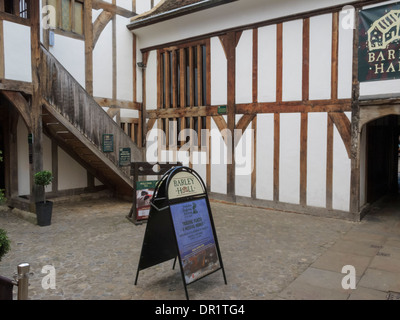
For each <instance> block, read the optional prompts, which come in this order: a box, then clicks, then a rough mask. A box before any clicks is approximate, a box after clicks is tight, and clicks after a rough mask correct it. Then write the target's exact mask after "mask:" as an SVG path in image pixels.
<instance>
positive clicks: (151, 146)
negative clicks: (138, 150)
mask: <svg viewBox="0 0 400 320" xmlns="http://www.w3.org/2000/svg"><path fill="white" fill-rule="evenodd" d="M157 126H158V120H156V121H155V122H154V125H153V128H152V129H151V130H150V131H149V132H148V133H147V135H146V141H147V143H146V161H147V162H151V163H155V162H157V161H158V157H157V139H158V130H157Z"/></svg>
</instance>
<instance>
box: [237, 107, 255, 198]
mask: <svg viewBox="0 0 400 320" xmlns="http://www.w3.org/2000/svg"><path fill="white" fill-rule="evenodd" d="M241 117H242V115H237V116H236V123H237V122H238V121H239V120H240V118H241ZM253 142H254V139H253V133H252V128H251V123H250V124H249V126H248V127H247V129H246V130H245V131H244V132H243V135H242V137H241V139H240V140H239V143H238V144H237V147H236V148H235V173H236V175H235V194H236V195H237V196H244V197H251V173H252V171H253V168H254V160H253V155H252V152H253V151H252V150H253V148H252V145H253Z"/></svg>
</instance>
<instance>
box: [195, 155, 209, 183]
mask: <svg viewBox="0 0 400 320" xmlns="http://www.w3.org/2000/svg"><path fill="white" fill-rule="evenodd" d="M192 163H193V170H194V171H196V172H197V173H198V174H199V175H200V177H201V179H203V181H204V183H205V184H207V153H206V152H198V151H194V152H193V154H192Z"/></svg>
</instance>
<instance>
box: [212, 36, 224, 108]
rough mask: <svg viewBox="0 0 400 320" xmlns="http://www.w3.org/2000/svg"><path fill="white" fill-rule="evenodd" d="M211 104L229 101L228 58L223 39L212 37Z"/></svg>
mask: <svg viewBox="0 0 400 320" xmlns="http://www.w3.org/2000/svg"><path fill="white" fill-rule="evenodd" d="M210 42H211V44H210V45H211V104H212V105H218V104H220V105H221V104H226V103H227V92H228V91H227V90H228V89H227V77H228V75H227V60H226V56H225V52H224V49H223V47H222V44H221V41H220V40H219V38H218V37H214V38H211V41H210Z"/></svg>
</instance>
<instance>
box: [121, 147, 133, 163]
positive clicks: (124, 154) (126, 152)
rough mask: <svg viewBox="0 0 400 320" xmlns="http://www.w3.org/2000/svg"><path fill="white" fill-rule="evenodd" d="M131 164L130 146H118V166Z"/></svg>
mask: <svg viewBox="0 0 400 320" xmlns="http://www.w3.org/2000/svg"><path fill="white" fill-rule="evenodd" d="M130 164H131V148H119V166H120V167H122V166H129V165H130Z"/></svg>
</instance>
